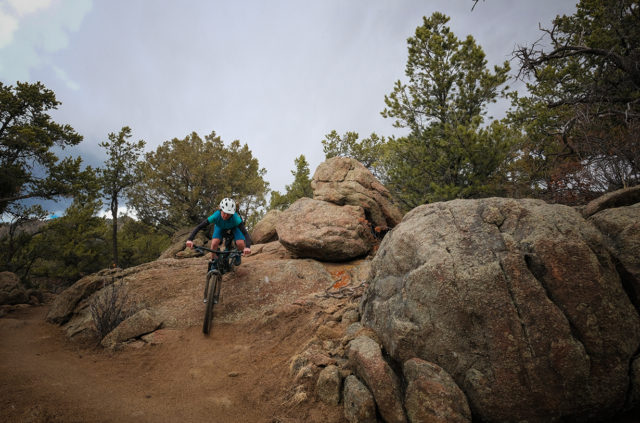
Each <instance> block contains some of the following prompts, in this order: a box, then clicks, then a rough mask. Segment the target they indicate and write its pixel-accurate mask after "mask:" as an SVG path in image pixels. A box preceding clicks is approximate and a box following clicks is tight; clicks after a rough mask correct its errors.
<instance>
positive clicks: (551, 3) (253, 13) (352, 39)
mask: <svg viewBox="0 0 640 423" xmlns="http://www.w3.org/2000/svg"><path fill="white" fill-rule="evenodd" d="M575 3H576V0H535V1H534V0H484V1H480V2H479V3H478V4H477V5H476V7H475V9H474V10H473V11H472V10H471V7H472V5H473V2H472V0H315V1H312V0H233V1H232V0H227V1H222V0H183V1H177V0H173V1H169V0H0V81H2V82H3V83H4V84H10V85H14V84H15V82H16V81H29V82H36V81H41V82H42V83H44V85H45V86H46V87H47V88H49V89H52V90H53V91H54V92H55V93H56V96H57V98H58V100H59V101H61V102H62V105H61V106H60V107H59V109H58V110H57V111H55V112H54V113H52V115H53V116H54V119H55V120H56V121H57V122H59V123H68V124H70V125H71V126H73V127H74V128H75V129H76V131H77V132H79V133H80V134H82V135H83V136H84V141H83V142H82V144H81V145H80V146H79V147H77V148H76V149H75V150H74V151H72V153H73V154H79V155H82V156H83V158H84V161H85V162H86V163H88V164H92V165H99V164H100V163H101V162H102V160H103V159H104V156H103V155H102V151H101V149H100V148H99V147H98V143H99V142H101V141H104V140H106V138H107V134H109V133H110V132H118V131H119V130H120V129H121V128H122V127H123V126H125V125H127V126H130V127H131V128H132V132H133V139H134V140H138V139H143V140H145V141H146V143H147V150H155V148H156V147H157V146H158V145H160V144H161V143H163V142H164V141H166V140H169V139H172V138H176V137H177V138H184V137H185V136H186V135H188V134H190V133H191V132H193V131H195V132H197V133H198V134H199V135H200V136H202V137H204V136H205V135H207V134H209V133H211V132H212V131H215V132H216V133H217V134H218V135H219V136H221V138H222V139H223V140H224V141H225V142H226V143H229V142H231V141H233V140H236V139H238V140H240V141H241V142H242V143H246V144H248V146H249V148H250V149H251V151H252V152H253V154H254V156H255V157H257V158H258V160H259V162H260V166H261V167H263V168H265V169H266V170H267V174H266V179H267V181H268V182H269V183H270V184H271V188H273V189H276V190H280V191H282V190H283V189H284V186H285V185H286V184H289V183H291V182H292V175H291V170H292V169H293V167H294V159H295V158H296V157H297V156H299V155H300V154H304V155H305V156H306V158H307V160H308V161H309V163H310V167H311V172H312V173H313V171H314V170H315V168H316V167H317V165H318V164H319V163H321V162H322V161H323V160H324V154H323V152H322V145H321V140H322V139H323V137H324V135H326V134H328V133H329V132H331V130H333V129H335V130H337V131H338V132H339V133H341V134H342V133H344V132H346V131H356V132H358V133H360V135H361V137H364V136H368V135H369V134H370V133H371V132H376V133H378V134H379V135H391V134H394V133H396V134H397V133H398V130H397V129H394V128H393V127H392V126H391V121H390V119H384V118H382V116H381V115H380V112H381V111H382V110H383V109H384V96H385V95H386V94H389V93H390V92H391V90H392V88H393V84H394V82H395V81H397V80H398V79H402V78H403V76H404V68H405V64H406V60H407V45H406V40H407V38H408V37H411V36H412V35H413V34H414V33H415V29H416V27H418V26H419V25H421V24H422V17H423V16H430V15H431V14H432V13H433V12H434V11H440V12H443V13H445V14H446V15H448V16H450V17H451V21H450V26H451V28H452V29H453V31H454V32H455V33H456V35H457V36H458V37H459V38H463V37H465V36H466V35H468V34H471V35H473V36H474V37H475V38H476V40H477V42H478V43H479V44H480V45H481V46H482V47H483V49H484V50H485V52H486V53H487V58H488V61H489V63H490V64H491V65H493V64H498V63H502V62H503V61H505V60H509V59H510V58H511V52H512V51H513V49H514V48H515V47H517V46H518V45H524V44H531V43H532V42H534V41H536V40H537V39H538V38H539V37H540V35H541V32H540V31H539V29H538V27H539V25H542V26H544V27H548V26H549V25H550V23H551V20H552V19H553V17H555V16H556V15H558V14H572V13H573V12H574V11H575ZM516 65H517V64H516V63H513V64H512V67H513V68H515V67H516Z"/></svg>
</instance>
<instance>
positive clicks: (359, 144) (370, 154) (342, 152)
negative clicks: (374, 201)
mask: <svg viewBox="0 0 640 423" xmlns="http://www.w3.org/2000/svg"><path fill="white" fill-rule="evenodd" d="M359 137H360V136H359V135H358V133H357V132H350V131H349V132H346V133H345V134H344V135H343V136H340V135H339V134H338V133H337V132H336V131H335V130H333V131H331V132H330V133H328V134H327V135H325V139H323V140H322V148H323V151H324V154H325V158H327V159H330V158H331V157H336V156H341V157H351V158H353V159H356V160H357V161H359V162H360V163H362V165H363V166H364V167H366V168H367V169H369V170H370V171H371V173H373V174H374V175H376V177H378V178H382V177H383V172H382V162H381V156H382V154H383V151H384V146H385V142H386V140H385V138H384V137H382V138H380V137H379V136H378V135H377V134H376V133H375V132H374V133H372V134H371V135H370V136H369V138H364V139H363V140H361V141H360V140H359Z"/></svg>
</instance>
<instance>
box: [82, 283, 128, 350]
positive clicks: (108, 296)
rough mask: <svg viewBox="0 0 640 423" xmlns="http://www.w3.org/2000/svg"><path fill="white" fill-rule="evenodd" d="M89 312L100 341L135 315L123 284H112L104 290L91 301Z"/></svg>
mask: <svg viewBox="0 0 640 423" xmlns="http://www.w3.org/2000/svg"><path fill="white" fill-rule="evenodd" d="M89 310H90V311H91V317H92V319H93V324H94V325H95V328H96V332H97V333H98V336H99V337H100V339H102V338H104V337H105V336H107V334H109V332H111V331H112V330H114V329H115V328H116V327H117V326H118V325H119V324H120V323H122V322H123V321H124V320H126V319H127V318H129V317H131V316H132V315H133V314H134V313H135V308H134V306H133V304H132V301H130V299H129V293H128V291H127V287H126V285H125V284H124V283H112V284H111V285H109V286H107V287H106V288H104V289H103V290H102V291H101V292H99V293H98V294H97V295H96V296H95V297H94V299H93V300H92V301H91V304H89Z"/></svg>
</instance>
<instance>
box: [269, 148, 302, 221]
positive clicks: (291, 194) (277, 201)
mask: <svg viewBox="0 0 640 423" xmlns="http://www.w3.org/2000/svg"><path fill="white" fill-rule="evenodd" d="M294 164H295V166H296V170H292V171H291V174H292V175H293V182H292V183H291V185H286V186H285V190H286V191H285V193H284V194H280V192H278V191H273V192H272V193H271V201H270V203H269V208H270V209H279V210H285V209H286V208H288V207H289V206H290V205H291V204H293V203H294V202H295V201H296V200H298V199H300V198H302V197H308V198H313V190H312V189H311V178H310V177H309V175H310V171H309V163H308V162H307V159H306V158H305V157H304V154H301V155H300V156H298V157H297V158H296V159H295V160H294Z"/></svg>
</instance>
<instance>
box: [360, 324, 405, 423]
mask: <svg viewBox="0 0 640 423" xmlns="http://www.w3.org/2000/svg"><path fill="white" fill-rule="evenodd" d="M348 355H349V361H350V364H351V366H352V367H353V368H354V369H355V371H356V374H357V375H358V377H359V378H360V379H362V380H363V382H364V383H365V384H366V385H367V387H368V388H369V390H370V391H371V393H372V394H373V398H374V399H375V401H376V404H377V406H378V411H379V412H380V414H381V415H382V418H383V419H384V421H385V422H387V423H405V422H406V421H407V418H406V416H405V414H404V409H403V407H402V388H401V385H400V379H399V378H398V376H397V375H396V374H395V373H394V372H393V370H392V369H391V367H390V366H389V364H388V363H387V362H386V361H385V360H384V358H383V357H382V351H381V349H380V345H378V344H377V343H376V342H375V341H374V340H372V339H371V338H369V337H366V336H359V337H357V338H356V339H354V340H353V341H351V343H350V344H349V352H348Z"/></svg>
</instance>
